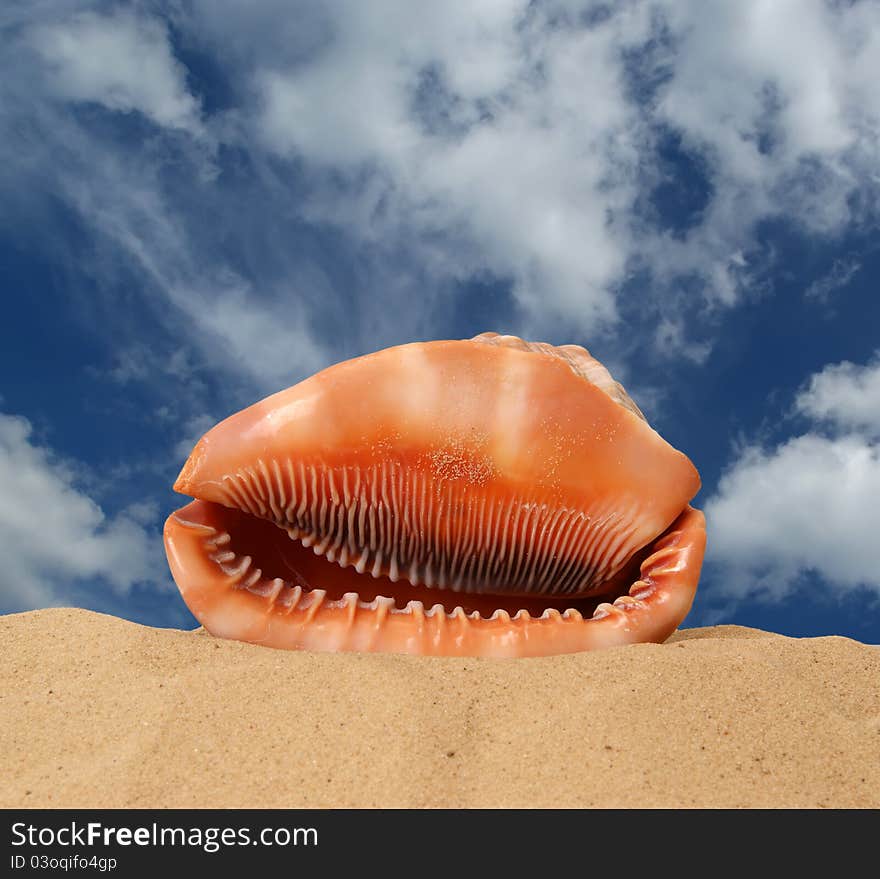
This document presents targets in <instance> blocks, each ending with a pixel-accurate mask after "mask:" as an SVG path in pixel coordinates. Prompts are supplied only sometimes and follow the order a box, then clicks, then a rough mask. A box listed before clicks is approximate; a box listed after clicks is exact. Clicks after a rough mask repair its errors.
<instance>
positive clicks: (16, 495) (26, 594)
mask: <svg viewBox="0 0 880 879" xmlns="http://www.w3.org/2000/svg"><path fill="white" fill-rule="evenodd" d="M157 512H158V510H157V508H156V507H155V505H150V504H143V503H138V504H135V505H133V506H132V507H131V508H130V509H129V510H126V511H123V512H121V513H119V514H118V515H116V516H107V515H106V514H105V513H104V512H103V511H102V510H101V508H100V507H99V506H98V505H97V504H96V503H95V502H94V501H93V500H92V499H91V498H89V497H88V496H87V495H85V494H83V493H82V492H81V491H79V490H78V489H77V488H76V485H75V478H74V474H73V470H72V469H71V467H70V466H68V465H65V464H64V463H63V462H61V461H59V460H57V459H56V458H55V456H54V455H53V454H52V452H51V450H49V449H47V448H45V447H43V446H40V445H38V444H36V443H35V442H34V440H33V437H32V430H31V425H30V422H28V420H27V419H25V418H21V417H18V416H14V415H6V414H0V557H2V559H3V566H2V573H0V592H2V594H3V604H4V607H5V608H6V609H7V610H13V609H14V610H30V609H31V608H36V607H45V606H47V605H53V604H63V603H65V602H76V595H77V588H78V587H81V586H82V584H83V582H84V581H88V582H92V581H101V582H103V583H106V584H107V586H108V587H109V588H110V589H112V590H113V591H114V592H116V593H117V594H124V593H125V592H126V591H128V590H129V589H130V588H131V587H132V586H133V585H134V584H136V583H149V584H153V585H158V586H160V587H161V588H165V587H167V586H168V585H169V583H170V579H169V578H168V576H167V573H166V565H165V562H164V557H163V554H162V549H161V545H162V541H161V535H160V533H159V529H158V526H157V524H156V514H157Z"/></svg>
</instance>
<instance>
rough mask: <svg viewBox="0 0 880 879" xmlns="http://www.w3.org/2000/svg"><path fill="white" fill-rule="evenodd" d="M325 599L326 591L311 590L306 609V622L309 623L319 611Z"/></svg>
mask: <svg viewBox="0 0 880 879" xmlns="http://www.w3.org/2000/svg"><path fill="white" fill-rule="evenodd" d="M326 597H327V590H326V589H313V590H312V591H311V592H309V598H310V603H309V606H308V608H307V609H306V622H308V623H310V622H311V621H312V620H313V619H314V618H315V614H317V613H318V611H319V610H320V609H321V605H322V604H323V603H324V599H325V598H326Z"/></svg>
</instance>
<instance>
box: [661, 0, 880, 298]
mask: <svg viewBox="0 0 880 879" xmlns="http://www.w3.org/2000/svg"><path fill="white" fill-rule="evenodd" d="M662 7H663V17H664V19H665V21H666V22H667V23H668V25H669V27H670V33H671V41H670V47H669V49H668V52H667V54H666V57H665V59H664V60H665V62H666V63H667V64H668V68H669V71H670V79H669V81H668V83H666V84H665V85H664V86H663V87H662V88H661V90H660V92H659V97H658V101H657V107H656V119H657V120H658V121H660V122H663V123H664V124H666V125H668V126H670V128H671V129H672V130H674V131H676V132H678V133H680V134H681V136H682V138H683V141H684V143H685V145H686V146H687V147H689V148H690V149H691V150H693V151H695V152H697V153H698V154H700V155H702V156H703V157H704V158H705V159H706V161H707V162H708V167H709V171H710V177H711V182H712V186H713V195H712V197H711V199H710V201H709V204H708V205H707V207H706V210H705V212H704V215H703V217H702V219H701V222H700V223H699V224H698V225H697V226H696V227H695V228H694V229H692V230H691V232H690V234H688V236H687V237H686V238H685V239H684V240H683V241H677V240H674V239H672V238H671V237H668V236H660V237H659V238H658V239H657V240H655V241H653V242H651V252H650V254H649V255H648V261H649V263H650V265H651V266H652V268H654V270H655V271H656V272H657V273H658V274H660V275H663V276H666V277H674V276H675V275H676V274H680V273H682V272H685V271H688V270H691V271H694V272H696V273H697V274H698V275H700V276H701V277H703V278H704V279H705V280H706V281H707V282H708V284H709V286H708V287H707V289H706V295H707V296H708V297H709V298H710V299H714V300H716V301H720V302H723V303H727V304H733V303H734V302H736V301H737V299H738V298H739V296H740V295H741V293H742V291H743V287H744V283H745V284H746V285H747V284H748V282H749V281H750V274H749V273H748V272H745V273H744V272H743V271H742V269H741V266H738V265H737V264H736V262H737V261H736V260H735V259H734V256H735V254H737V253H739V254H742V252H744V251H745V252H747V253H751V254H752V256H753V258H754V259H755V260H758V261H759V260H760V258H761V254H760V252H759V251H760V239H759V238H758V236H757V224H758V223H759V222H760V221H761V220H765V219H777V218H780V219H783V220H787V221H789V222H791V223H794V224H795V225H797V226H799V227H801V228H802V229H803V230H804V231H805V232H806V233H807V234H813V235H820V236H832V237H833V236H835V235H836V234H839V233H840V232H842V231H844V230H845V229H846V228H848V226H849V225H850V224H851V223H852V222H857V221H859V219H860V216H859V214H858V213H857V211H858V210H859V209H857V208H855V207H853V203H852V201H851V197H852V196H854V195H858V196H859V197H860V199H862V200H863V201H866V202H867V204H868V205H869V206H870V207H869V210H876V204H877V201H876V196H877V184H878V182H880V178H878V176H877V174H876V170H875V169H876V166H877V161H878V158H880V93H878V90H877V89H876V88H875V86H874V83H876V82H877V80H878V79H880V6H878V5H877V4H875V3H854V4H849V3H839V4H831V3H827V2H823V0H774V2H765V0H748V2H738V3H698V4H676V3H664V4H662ZM861 210H864V207H863V208H861ZM764 256H765V257H766V254H765V255H764Z"/></svg>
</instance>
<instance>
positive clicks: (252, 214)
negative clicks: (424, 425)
mask: <svg viewBox="0 0 880 879" xmlns="http://www.w3.org/2000/svg"><path fill="white" fill-rule="evenodd" d="M139 10H140V11H138V12H131V11H124V10H119V9H117V10H115V11H109V12H108V11H106V8H105V7H103V6H100V5H96V4H91V3H88V2H85V0H83V2H81V3H69V4H65V5H59V6H57V7H56V6H50V5H45V4H32V5H30V4H20V5H18V6H15V7H13V11H12V12H7V18H9V19H11V20H12V23H13V26H12V27H10V30H9V33H11V34H13V35H15V37H14V38H13V39H12V40H11V41H10V51H9V52H7V53H6V55H5V58H6V61H5V65H4V68H5V69H4V71H2V72H3V75H4V79H3V83H4V84H3V86H2V89H3V90H4V105H5V107H6V109H5V111H4V118H3V119H0V123H5V124H4V128H5V129H7V130H8V132H10V133H11V134H10V136H9V137H8V138H7V139H6V147H5V149H4V150H3V155H2V158H3V160H4V165H5V166H6V167H7V178H6V181H5V185H6V187H7V188H15V187H19V188H22V192H23V191H24V189H23V188H24V187H28V188H29V190H28V191H33V188H34V187H35V186H36V187H37V188H38V190H39V189H42V190H44V191H45V192H46V193H47V194H48V195H51V196H52V197H60V198H61V199H63V201H64V202H65V203H66V204H68V205H70V206H71V207H72V209H73V210H75V211H76V212H77V214H78V216H79V217H81V218H82V220H83V222H84V223H86V225H87V226H88V228H90V229H91V230H92V231H93V233H94V234H95V235H96V236H97V239H98V241H99V242H103V245H102V246H103V247H104V248H105V249H106V257H105V258H104V260H103V264H104V265H105V266H107V265H112V263H113V261H114V257H115V258H116V259H117V260H118V261H119V263H120V264H121V265H123V266H125V267H126V268H128V269H129V270H132V271H134V273H135V274H138V275H140V276H141V278H142V284H141V287H142V289H141V290H140V291H139V292H140V294H141V295H143V296H144V297H145V298H146V299H148V300H150V299H152V300H157V299H158V300H159V301H161V302H164V303H167V305H169V306H170V311H167V312H163V311H162V310H161V309H157V310H156V311H157V314H162V315H163V316H164V319H165V322H166V326H167V329H168V331H169V333H175V332H176V333H177V335H178V336H179V337H181V338H185V339H187V344H189V345H190V346H192V347H193V348H196V349H198V350H200V352H201V354H202V356H203V357H205V358H207V359H213V361H214V362H215V363H216V364H217V366H218V368H220V369H223V370H224V371H226V372H230V371H231V372H232V373H234V374H235V375H236V376H237V377H238V378H239V379H241V380H242V381H244V382H246V383H249V384H250V386H251V387H254V386H256V387H259V388H260V389H262V390H268V389H271V388H273V387H277V386H279V385H280V383H282V382H283V381H284V380H285V379H288V378H292V377H295V376H301V375H303V374H304V373H306V372H308V371H310V370H312V369H315V368H317V367H318V366H320V365H323V364H326V363H327V362H328V361H332V360H334V359H338V358H339V357H341V356H349V355H351V354H354V353H359V352H361V351H364V350H370V349H371V348H375V347H378V346H380V345H384V344H391V343H393V342H399V341H404V340H406V339H409V338H420V337H425V336H435V337H437V336H444V335H448V334H449V333H450V332H455V325H456V320H455V311H454V310H453V307H454V305H455V304H456V297H457V296H460V295H461V288H462V286H466V285H468V284H471V283H472V282H475V281H477V282H480V283H483V282H485V281H487V280H489V281H492V282H496V283H498V284H501V285H504V286H506V287H507V288H508V289H509V293H510V306H509V307H508V308H507V309H506V311H505V313H504V315H503V316H502V320H503V322H504V323H505V326H504V327H501V328H502V329H507V330H511V331H518V332H521V333H525V334H530V335H542V336H545V337H548V338H551V339H553V338H556V339H557V340H558V341H580V340H583V341H585V342H588V343H590V342H592V341H593V340H595V339H596V338H597V337H599V336H600V335H602V334H605V335H606V336H607V337H610V338H614V336H615V334H619V332H620V323H619V319H620V315H621V313H622V312H623V311H626V312H627V313H640V314H644V315H646V316H652V315H653V316H654V317H653V318H652V320H653V327H654V331H656V334H657V337H656V344H655V345H654V346H653V347H652V350H653V351H654V353H655V355H656V356H661V357H662V356H672V357H678V356H683V357H684V359H685V360H690V361H692V362H694V363H699V362H701V361H702V360H704V359H705V358H706V357H707V356H709V354H710V351H711V338H710V337H709V331H710V330H711V329H712V325H711V324H709V325H705V326H699V327H697V328H696V329H695V328H694V327H693V326H692V324H693V323H694V322H695V321H696V322H697V323H699V322H700V321H701V320H703V318H704V317H705V316H706V315H709V314H711V312H712V310H713V309H718V308H719V307H729V306H733V305H735V304H736V303H737V302H739V301H741V299H742V298H743V296H744V295H756V293H758V292H760V291H765V290H766V289H767V283H766V275H767V269H768V267H770V266H771V265H772V261H773V258H774V257H773V251H772V248H771V247H768V246H767V245H766V243H765V242H764V241H763V238H762V233H761V224H762V223H765V222H767V221H771V220H772V221H782V222H785V223H789V224H790V225H792V226H793V227H796V228H798V229H799V230H800V231H801V233H802V234H804V235H807V236H813V237H819V238H834V237H835V236H839V235H841V234H842V233H844V232H845V231H846V230H847V229H850V228H852V227H854V226H858V225H859V224H864V223H866V222H868V220H869V218H870V217H873V216H875V211H876V194H877V190H878V183H880V180H878V177H877V174H876V170H875V169H876V167H877V163H878V158H880V155H878V143H880V94H878V90H877V89H876V88H875V87H874V83H875V82H876V81H877V79H878V78H880V61H878V59H880V7H878V6H877V5H876V4H872V3H827V2H822V0H799V2H785V0H783V2H778V3H769V4H768V3H766V2H763V0H743V2H740V3H736V4H728V3H703V4H680V3H674V2H671V0H649V2H640V3H636V2H630V0H626V2H620V3H618V4H614V5H608V4H604V3H595V2H587V0H584V2H574V0H547V2H542V3H531V2H527V0H498V2H493V3H484V4H479V6H478V7H474V5H473V4H471V3H466V2H463V0H461V2H458V0H456V2H449V3H443V4H435V5H432V6H430V7H429V8H425V7H423V6H415V5H413V4H411V3H408V2H405V0H378V2H376V3H371V4H369V5H365V4H363V3H358V2H350V0H337V2H333V3H317V2H307V0H301V2H297V3H279V2H277V0H261V2H255V3H252V4H248V6H247V9H246V10H245V9H244V8H243V7H241V6H240V4H236V3H233V2H228V0H212V2H202V0H196V2H193V3H192V4H187V5H185V6H181V5H179V4H168V5H167V6H165V5H163V4H161V3H160V4H151V5H150V6H149V7H139ZM794 23H796V26H794ZM185 60H186V62H187V64H188V65H189V66H185V64H184V61H185ZM205 70H207V71H208V73H205ZM89 107H99V108H101V109H102V110H103V111H104V112H105V113H110V114H117V115H119V114H121V115H125V116H127V117H131V122H132V125H136V122H137V119H140V120H141V123H144V122H145V123H148V126H147V128H146V129H144V128H143V126H141V127H140V128H138V129H137V130H136V131H134V132H133V133H132V134H131V136H129V137H126V138H122V139H113V138H108V137H107V132H108V129H107V127H106V125H105V124H104V123H103V122H102V120H101V118H100V117H99V116H97V117H96V116H95V115H94V114H93V113H86V112H81V111H82V110H83V109H84V108H85V109H87V108H89ZM670 145H671V146H670ZM664 151H666V152H668V153H669V157H667V158H668V162H667V163H666V165H664V162H663V161H660V156H661V154H663V153H664ZM670 162H671V165H669V166H668V167H667V165H668V164H669V163H670ZM683 163H684V164H687V166H688V168H689V169H690V171H689V174H690V175H691V177H693V178H694V180H695V181H697V183H698V184H700V185H698V186H697V190H699V192H697V193H696V194H693V193H691V194H690V195H689V194H687V193H682V192H680V191H679V189H680V183H681V175H680V174H679V173H677V169H678V170H680V168H681V167H682V164H683ZM22 197H23V196H22ZM667 202H669V203H668V204H667ZM670 205H672V207H670ZM331 229H332V230H335V232H334V234H335V235H336V237H335V239H334V241H333V246H332V247H330V248H328V246H327V238H326V236H327V234H328V230H331ZM637 277H638V278H642V279H643V281H642V282H639V283H633V279H634V278H637ZM845 280H846V279H845V278H844V279H843V282H845ZM473 295H479V294H478V293H475V294H473ZM367 302H369V306H367V305H365V304H364V303H367ZM356 303H360V304H356ZM388 313H393V314H394V315H395V321H393V322H389V321H380V320H376V319H375V318H374V315H375V314H388ZM646 319H648V318H646ZM658 327H659V328H658ZM474 329H485V327H479V328H474ZM563 336H565V338H564V339H563V338H562V337H563Z"/></svg>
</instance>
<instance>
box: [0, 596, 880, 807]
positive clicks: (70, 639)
mask: <svg viewBox="0 0 880 879" xmlns="http://www.w3.org/2000/svg"><path fill="white" fill-rule="evenodd" d="M0 645H2V646H0V657H2V664H0V675H2V685H0V718H2V719H0V754H2V757H0V760H2V777H3V779H4V781H3V785H2V787H0V806H3V807H7V808H8V807H14V808H15V807H47V806H48V807H67V808H83V807H142V808H146V807H148V808H156V807H454V808H466V807H497V806H500V807H541V808H543V807H596V806H598V807H874V808H878V807H880V649H878V648H877V647H872V646H867V645H864V644H860V643H858V642H856V641H852V640H849V639H847V638H839V637H828V638H811V639H792V638H786V637H783V636H780V635H775V634H770V633H767V632H762V631H758V630H754V629H743V628H738V627H732V626H718V627H714V628H704V629H689V630H684V631H681V632H679V633H677V634H676V635H674V636H673V638H672V639H671V640H670V641H669V642H667V643H666V644H663V645H652V644H646V645H638V646H634V647H623V648H616V649H612V650H606V651H599V652H594V653H581V654H573V655H567V656H558V657H548V658H542V659H525V660H523V659H519V660H476V659H470V660H468V659H444V658H417V657H407V656H395V655H357V654H315V653H301V652H286V651H278V650H271V649H267V648H261V647H255V646H251V645H247V644H240V643H237V642H232V641H219V640H216V639H214V638H213V637H211V636H210V635H207V634H205V633H203V632H183V631H174V630H164V629H152V628H148V627H144V626H140V625H136V624H134V623H131V622H127V621H125V620H121V619H117V618H115V617H110V616H103V615H100V614H95V613H91V612H88V611H83V610H67V609H54V610H43V611H37V612H33V613H26V614H13V615H9V616H4V617H0Z"/></svg>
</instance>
